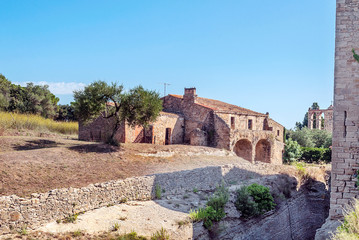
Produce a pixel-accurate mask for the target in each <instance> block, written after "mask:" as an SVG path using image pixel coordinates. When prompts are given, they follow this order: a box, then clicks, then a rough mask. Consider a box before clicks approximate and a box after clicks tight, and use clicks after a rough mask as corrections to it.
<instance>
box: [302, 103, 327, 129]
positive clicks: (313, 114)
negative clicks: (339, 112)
mask: <svg viewBox="0 0 359 240" xmlns="http://www.w3.org/2000/svg"><path fill="white" fill-rule="evenodd" d="M314 120H315V126H314ZM322 120H323V121H324V126H323V127H322ZM308 128H309V129H313V128H316V129H322V130H326V131H328V132H330V133H331V132H333V106H332V105H330V106H329V108H328V109H309V110H308Z"/></svg>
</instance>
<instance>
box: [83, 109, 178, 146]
mask: <svg viewBox="0 0 359 240" xmlns="http://www.w3.org/2000/svg"><path fill="white" fill-rule="evenodd" d="M114 123H115V119H114V118H109V119H106V118H102V117H98V118H97V119H95V120H94V121H93V122H91V123H88V124H86V125H85V124H83V123H81V122H80V123H79V139H80V140H86V141H106V140H107V139H108V138H109V136H111V133H112V127H111V126H113V124H114ZM167 128H168V129H170V139H169V144H180V143H183V136H184V118H183V116H181V115H180V114H173V113H166V112H161V113H160V115H159V116H158V117H157V119H156V121H155V122H153V123H150V127H149V129H146V130H144V129H143V127H141V126H135V127H131V126H129V125H128V124H125V123H124V122H122V123H121V125H120V128H119V129H118V131H117V133H116V135H115V139H117V140H118V141H119V142H121V143H133V142H137V143H140V142H142V143H154V144H162V145H164V144H165V143H166V129H167ZM146 136H147V138H146Z"/></svg>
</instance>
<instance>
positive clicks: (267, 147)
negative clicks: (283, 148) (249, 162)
mask: <svg viewBox="0 0 359 240" xmlns="http://www.w3.org/2000/svg"><path fill="white" fill-rule="evenodd" d="M255 160H256V161H260V162H266V163H270V162H271V144H270V142H269V141H268V140H266V139H261V140H259V141H258V143H257V145H256V156H255Z"/></svg>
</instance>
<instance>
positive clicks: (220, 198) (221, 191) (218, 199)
mask: <svg viewBox="0 0 359 240" xmlns="http://www.w3.org/2000/svg"><path fill="white" fill-rule="evenodd" d="M228 199H229V192H228V189H227V188H226V187H225V186H224V185H223V184H222V185H221V186H219V187H217V189H216V191H215V192H214V194H213V196H212V197H211V198H210V199H209V200H208V202H207V206H211V207H213V209H214V210H216V211H219V210H220V209H223V208H224V205H226V203H227V202H228Z"/></svg>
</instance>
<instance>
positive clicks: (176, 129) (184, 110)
mask: <svg viewBox="0 0 359 240" xmlns="http://www.w3.org/2000/svg"><path fill="white" fill-rule="evenodd" d="M162 101H163V111H162V112H161V113H160V116H159V117H158V118H157V120H156V121H155V122H153V123H151V124H150V125H149V127H148V128H147V129H143V128H142V127H139V126H138V127H135V128H131V127H130V126H128V125H127V124H125V123H123V124H122V125H121V127H120V129H119V130H118V133H117V134H116V138H117V140H118V141H120V142H137V143H152V144H190V145H198V146H211V147H216V148H224V149H227V150H231V151H234V152H235V153H236V154H237V155H238V156H240V157H242V158H244V159H247V160H248V161H251V162H253V161H262V162H267V163H274V164H281V163H282V154H283V151H284V143H283V134H284V127H283V126H282V125H280V124H279V123H277V122H275V121H274V120H272V119H271V118H269V114H268V113H267V114H262V113H258V112H254V111H252V110H249V109H245V108H242V107H238V106H235V105H231V104H228V103H224V102H221V101H217V100H213V99H207V98H201V97H198V96H197V95H196V89H195V88H185V92H184V95H173V94H169V95H167V96H165V97H163V98H162ZM111 122H112V124H113V120H111V119H110V120H108V119H103V118H102V117H99V118H98V119H96V120H95V121H94V122H92V123H90V124H88V125H83V124H82V123H80V124H79V139H82V140H92V141H101V140H104V139H105V137H106V136H108V133H109V130H110V129H111V128H110V126H111Z"/></svg>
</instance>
